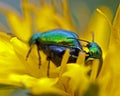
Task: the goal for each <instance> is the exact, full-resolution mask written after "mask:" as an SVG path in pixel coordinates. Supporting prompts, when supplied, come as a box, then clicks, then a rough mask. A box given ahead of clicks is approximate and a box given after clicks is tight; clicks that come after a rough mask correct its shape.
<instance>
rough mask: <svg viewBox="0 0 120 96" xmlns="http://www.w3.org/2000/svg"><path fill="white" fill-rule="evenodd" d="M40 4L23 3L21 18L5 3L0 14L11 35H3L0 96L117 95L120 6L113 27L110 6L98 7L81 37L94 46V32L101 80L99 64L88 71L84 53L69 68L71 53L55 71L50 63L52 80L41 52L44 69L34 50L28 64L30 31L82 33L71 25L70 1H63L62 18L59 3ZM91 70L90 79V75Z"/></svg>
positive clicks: (0, 45)
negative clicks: (101, 61) (5, 21)
mask: <svg viewBox="0 0 120 96" xmlns="http://www.w3.org/2000/svg"><path fill="white" fill-rule="evenodd" d="M56 2H57V1H56ZM40 4H41V5H40V6H36V5H35V4H32V3H30V2H28V1H27V0H22V8H23V16H21V15H19V13H18V12H17V11H16V10H15V9H13V8H12V7H10V6H8V5H6V4H4V6H5V7H4V6H3V7H2V8H1V10H0V12H1V13H2V14H4V15H5V16H6V19H7V21H8V24H9V25H10V28H11V29H12V32H13V34H7V33H5V32H0V68H1V70H0V76H1V78H0V87H1V89H0V95H2V96H8V95H11V96H16V95H24V96H28V95H30V96H33V95H40V96H113V95H114V96H119V95H120V93H119V90H120V87H119V84H120V83H119V81H120V80H119V75H120V74H119V68H120V66H119V57H120V56H119V45H120V44H119V41H120V40H119V39H120V38H119V31H120V30H119V25H120V22H119V21H120V20H119V18H120V15H119V14H120V6H119V7H118V9H117V13H116V16H115V18H114V22H113V23H111V18H112V17H111V10H109V8H108V7H105V6H103V7H100V8H97V9H96V11H95V13H94V14H93V17H92V18H91V21H90V23H89V24H88V27H87V28H86V29H87V30H86V32H84V33H80V34H79V36H80V38H85V39H86V40H88V41H90V42H91V32H92V31H93V32H94V34H95V36H94V38H95V42H97V43H98V44H99V45H100V46H101V48H102V51H103V64H102V65H103V66H102V69H101V71H100V74H99V75H98V77H97V78H96V75H97V72H98V66H99V59H95V60H93V62H92V63H91V66H85V64H84V61H85V56H86V54H85V53H84V52H80V53H79V56H78V58H77V61H76V63H69V64H67V60H68V58H69V55H70V54H69V51H70V50H69V49H67V50H66V51H65V54H64V55H63V59H62V61H61V66H59V67H56V66H55V65H54V64H53V63H52V62H50V64H51V65H50V77H47V70H48V69H47V68H48V61H47V60H46V55H45V54H44V53H43V52H42V51H40V54H41V58H42V59H41V63H42V65H41V66H40V68H38V62H39V60H38V59H39V57H38V54H37V50H36V49H37V48H36V46H34V47H33V48H32V51H31V53H30V56H29V58H28V60H27V61H26V54H27V52H28V50H29V46H28V41H29V39H30V37H31V36H32V34H33V33H32V31H33V30H34V31H36V32H45V31H49V30H52V29H57V28H61V29H65V30H70V31H73V32H76V33H78V32H77V29H76V28H75V26H74V24H73V22H72V19H71V16H70V11H69V8H68V1H67V0H62V1H61V4H62V7H61V8H62V9H63V14H62V16H61V15H60V14H59V13H57V10H56V4H55V1H53V0H51V2H50V4H49V3H47V2H45V1H42V0H40ZM31 12H32V13H33V14H32V15H34V16H33V17H34V18H33V17H32V15H31ZM51 17H52V18H51ZM33 27H34V28H33ZM90 70H91V74H90V75H88V72H89V71H90Z"/></svg>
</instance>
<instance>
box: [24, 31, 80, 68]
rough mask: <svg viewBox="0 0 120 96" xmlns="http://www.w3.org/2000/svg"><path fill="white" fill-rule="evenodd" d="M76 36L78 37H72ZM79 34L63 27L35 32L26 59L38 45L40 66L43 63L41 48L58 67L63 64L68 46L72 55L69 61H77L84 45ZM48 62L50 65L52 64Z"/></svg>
mask: <svg viewBox="0 0 120 96" xmlns="http://www.w3.org/2000/svg"><path fill="white" fill-rule="evenodd" d="M70 38H76V39H70ZM77 38H79V36H78V35H77V34H75V33H73V32H71V31H67V30H63V29H55V30H50V31H47V32H43V33H36V34H34V35H33V36H32V37H31V38H30V40H29V45H30V49H29V51H28V53H27V56H26V59H27V58H28V57H29V54H30V52H31V49H32V47H33V45H34V44H35V45H37V52H38V56H39V68H40V65H41V56H40V53H39V50H42V51H43V52H44V53H45V54H46V56H47V60H48V61H49V63H50V60H51V61H52V62H53V63H54V64H55V65H56V66H57V67H58V66H60V64H61V60H62V56H63V54H64V53H65V50H66V49H67V48H69V49H70V57H69V60H68V62H75V61H76V59H77V56H78V53H79V52H80V51H82V45H81V44H80V42H79V40H77ZM49 63H48V65H50V64H49Z"/></svg>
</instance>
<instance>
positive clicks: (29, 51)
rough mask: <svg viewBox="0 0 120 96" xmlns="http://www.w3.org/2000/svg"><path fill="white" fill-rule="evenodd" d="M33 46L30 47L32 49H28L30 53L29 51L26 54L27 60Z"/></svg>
mask: <svg viewBox="0 0 120 96" xmlns="http://www.w3.org/2000/svg"><path fill="white" fill-rule="evenodd" d="M32 47H33V46H31V47H30V49H29V51H28V53H27V55H26V60H27V59H28V57H29V55H30V52H31V50H32Z"/></svg>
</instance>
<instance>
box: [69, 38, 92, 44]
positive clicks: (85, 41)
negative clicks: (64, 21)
mask: <svg viewBox="0 0 120 96" xmlns="http://www.w3.org/2000/svg"><path fill="white" fill-rule="evenodd" d="M68 39H75V40H79V41H83V42H86V43H90V42H89V41H87V40H83V39H79V38H73V37H69V38H68Z"/></svg>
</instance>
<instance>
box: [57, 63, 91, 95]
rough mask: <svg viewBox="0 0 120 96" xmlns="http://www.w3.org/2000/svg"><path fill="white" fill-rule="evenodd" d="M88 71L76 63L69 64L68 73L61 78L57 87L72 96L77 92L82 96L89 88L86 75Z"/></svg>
mask: <svg viewBox="0 0 120 96" xmlns="http://www.w3.org/2000/svg"><path fill="white" fill-rule="evenodd" d="M88 69H89V68H87V69H86V68H85V67H83V66H80V65H78V64H74V63H71V64H67V71H66V72H65V73H64V74H63V75H62V77H60V80H59V81H58V83H57V85H56V86H57V87H58V88H61V89H62V90H65V91H66V92H67V93H69V94H72V95H74V94H75V92H76V91H77V92H78V94H79V96H80V94H82V93H83V92H84V91H85V89H86V88H87V86H88V77H87V75H86V74H87V72H88ZM78 90H79V91H78ZM76 94H77V93H76Z"/></svg>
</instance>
